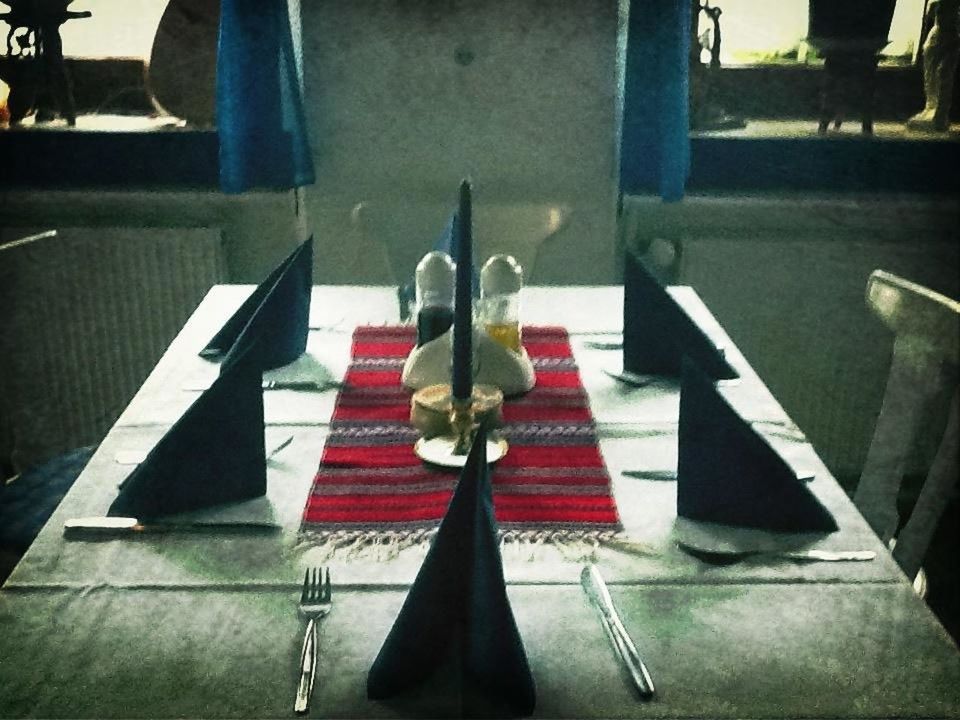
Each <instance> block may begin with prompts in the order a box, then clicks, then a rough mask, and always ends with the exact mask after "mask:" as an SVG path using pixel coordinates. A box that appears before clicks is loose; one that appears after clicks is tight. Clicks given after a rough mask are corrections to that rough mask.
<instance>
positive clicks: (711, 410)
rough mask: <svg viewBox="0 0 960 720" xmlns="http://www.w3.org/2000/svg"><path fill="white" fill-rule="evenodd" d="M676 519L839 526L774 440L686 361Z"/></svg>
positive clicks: (796, 527)
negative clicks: (788, 463) (782, 455)
mask: <svg viewBox="0 0 960 720" xmlns="http://www.w3.org/2000/svg"><path fill="white" fill-rule="evenodd" d="M679 436H680V437H679V448H678V451H679V457H678V462H677V515H678V516H680V517H685V518H688V519H690V520H699V521H704V522H713V523H722V524H725V525H739V526H745V527H755V528H761V529H765V530H778V531H784V532H833V531H834V530H836V529H837V523H836V521H835V520H834V518H833V516H832V515H831V514H830V512H829V511H828V510H827V509H826V508H824V507H823V505H821V504H820V501H819V500H817V498H816V497H815V496H814V494H813V493H812V492H811V491H810V489H809V487H807V484H806V482H804V481H803V480H801V479H799V478H798V477H797V474H796V472H794V471H793V470H792V469H791V468H790V466H789V465H787V463H786V462H785V461H784V460H783V458H781V457H780V455H779V454H778V453H777V451H776V450H774V449H773V448H772V447H771V446H770V445H769V443H768V442H767V441H766V440H765V439H764V438H763V437H762V436H761V435H759V434H758V433H757V432H756V431H755V430H754V429H753V427H751V426H750V424H749V423H747V422H746V421H745V420H744V419H743V418H742V417H740V415H739V414H737V412H736V410H734V409H733V407H731V405H730V404H729V403H728V402H727V401H726V399H725V398H724V397H723V396H722V395H721V394H720V393H719V392H718V391H717V388H716V386H715V385H714V383H713V381H711V380H710V379H709V378H708V377H707V376H706V375H705V374H704V373H703V372H702V371H701V370H700V369H699V368H697V367H696V366H695V364H694V363H693V362H691V361H689V360H684V364H683V378H682V381H681V386H680V427H679Z"/></svg>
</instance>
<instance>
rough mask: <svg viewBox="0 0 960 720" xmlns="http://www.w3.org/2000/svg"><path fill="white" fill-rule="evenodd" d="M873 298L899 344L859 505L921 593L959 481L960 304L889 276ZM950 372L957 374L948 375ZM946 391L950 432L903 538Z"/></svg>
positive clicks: (874, 285)
mask: <svg viewBox="0 0 960 720" xmlns="http://www.w3.org/2000/svg"><path fill="white" fill-rule="evenodd" d="M866 295H867V304H868V305H869V306H870V308H871V309H872V310H873V311H874V312H875V313H876V314H877V315H878V316H879V317H880V318H881V319H882V320H883V322H884V323H885V324H886V325H887V326H888V327H889V328H890V329H891V330H892V331H893V332H894V334H895V339H894V346H893V360H892V364H891V367H890V375H889V378H888V380H887V387H886V393H885V395H884V398H883V405H882V408H881V410H880V416H879V418H878V419H877V424H876V429H875V431H874V436H873V440H872V442H871V444H870V449H869V450H868V453H867V460H866V463H865V464H864V468H863V474H862V475H861V477H860V482H859V484H858V486H857V490H856V493H855V494H854V502H855V503H856V505H857V507H858V508H859V509H860V511H861V512H862V513H863V516H864V517H865V518H866V519H867V522H869V523H870V525H871V527H872V528H873V529H874V531H875V532H876V533H877V534H878V535H879V536H880V539H881V540H883V541H884V542H885V543H887V544H892V545H893V556H894V559H895V560H896V561H897V563H898V564H899V565H900V567H901V568H902V569H903V571H904V573H906V575H907V577H909V578H910V579H911V580H914V581H915V582H914V587H915V588H917V589H918V591H919V585H921V584H922V578H923V575H922V572H921V564H922V562H923V559H924V555H925V554H926V551H927V548H928V546H929V544H930V540H931V538H932V536H933V533H934V531H935V530H936V528H937V522H938V521H939V519H940V516H941V515H942V513H943V510H944V509H945V507H946V506H947V504H948V502H949V500H950V498H951V495H952V493H953V492H955V487H956V482H957V452H958V445H957V432H958V388H957V386H956V374H955V371H956V367H957V364H958V360H960V303H958V302H957V301H955V300H951V299H950V298H948V297H945V296H943V295H940V294H939V293H935V292H933V291H931V290H928V289H927V288H924V287H922V286H920V285H917V284H916V283H912V282H910V281H908V280H904V279H903V278H900V277H897V276H896V275H892V274H890V273H888V272H884V271H882V270H875V271H874V272H873V273H872V274H871V275H870V279H869V281H868V282H867V293H866ZM948 366H952V372H946V370H951V368H949V367H948ZM948 377H952V380H951V381H950V383H949V384H948V383H947V382H946V379H947V378H948ZM944 392H952V399H951V401H950V409H949V416H948V420H947V424H946V430H945V432H944V434H943V438H942V440H941V441H940V445H939V448H938V450H937V452H936V454H935V457H934V460H933V463H932V465H931V467H930V470H929V474H928V475H927V477H926V480H925V481H924V483H923V487H922V489H921V491H920V494H919V496H918V498H917V502H916V505H915V506H914V508H913V511H912V512H911V514H910V516H909V517H908V518H907V520H906V523H904V524H903V527H902V528H900V530H899V532H897V530H898V526H899V524H900V523H899V521H900V518H899V515H898V512H897V494H898V491H899V488H900V485H901V482H902V477H903V473H904V469H905V465H906V462H907V458H908V457H909V454H910V451H911V449H912V441H913V440H914V439H915V438H916V437H917V434H918V433H919V432H924V429H923V428H922V427H920V425H921V418H922V416H923V411H924V409H925V408H927V407H928V406H929V404H930V402H931V401H932V400H933V398H934V397H936V396H937V395H938V394H939V393H944ZM894 538H895V542H893V543H892V542H891V541H893V540H894ZM918 573H919V576H918ZM918 581H920V582H918Z"/></svg>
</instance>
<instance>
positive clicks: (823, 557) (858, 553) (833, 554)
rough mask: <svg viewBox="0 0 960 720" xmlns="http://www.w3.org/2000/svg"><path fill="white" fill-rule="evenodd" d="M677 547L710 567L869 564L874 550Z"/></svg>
mask: <svg viewBox="0 0 960 720" xmlns="http://www.w3.org/2000/svg"><path fill="white" fill-rule="evenodd" d="M677 547H679V548H680V549H681V550H683V551H684V552H685V553H687V554H688V555H690V556H691V557H695V558H697V560H700V561H701V562H705V563H707V564H709V565H733V564H735V563H738V562H742V561H743V560H747V559H768V560H790V561H793V562H867V561H870V560H874V559H876V557H877V554H876V553H875V552H874V551H873V550H705V549H703V548H698V547H695V546H693V545H689V544H687V543H684V542H678V543H677Z"/></svg>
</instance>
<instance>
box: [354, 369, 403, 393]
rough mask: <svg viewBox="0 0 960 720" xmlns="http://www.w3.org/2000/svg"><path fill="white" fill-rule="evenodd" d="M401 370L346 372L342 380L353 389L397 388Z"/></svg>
mask: <svg viewBox="0 0 960 720" xmlns="http://www.w3.org/2000/svg"><path fill="white" fill-rule="evenodd" d="M401 374H402V371H401V370H357V369H355V368H351V369H349V370H347V373H346V375H345V376H344V378H343V380H344V382H345V383H346V384H347V385H353V386H354V388H361V389H362V388H366V387H397V386H398V385H400V375H401ZM341 392H342V391H341Z"/></svg>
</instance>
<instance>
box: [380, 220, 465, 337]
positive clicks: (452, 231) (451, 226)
mask: <svg viewBox="0 0 960 720" xmlns="http://www.w3.org/2000/svg"><path fill="white" fill-rule="evenodd" d="M459 232H460V220H459V215H458V214H457V212H456V211H454V212H453V213H451V215H450V218H449V219H448V220H447V224H446V225H444V227H443V232H441V233H440V235H439V236H438V237H437V239H436V240H435V241H434V243H433V248H431V249H432V250H439V251H440V252H445V253H446V254H447V255H449V256H450V257H451V258H452V259H453V262H455V263H456V262H457V258H458V256H459V254H460V250H459V246H458V243H457V234H458V233H459ZM471 255H472V254H471ZM471 265H472V267H471V269H470V272H471V274H472V275H473V283H472V289H473V297H474V298H478V297H480V276H479V274H478V273H477V267H476V265H473V264H472V263H471ZM416 294H417V293H416V282H415V281H413V280H411V281H410V282H408V283H407V284H406V285H401V286H400V288H399V289H398V290H397V296H398V297H399V299H400V307H401V308H407V307H411V306H412V305H413V303H414V301H415V300H416ZM405 319H406V318H401V320H405Z"/></svg>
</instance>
